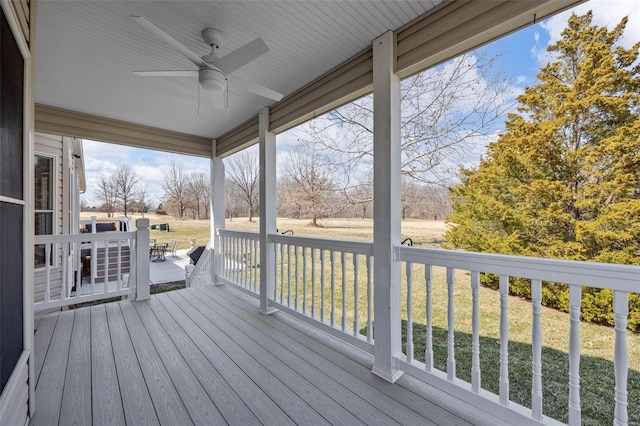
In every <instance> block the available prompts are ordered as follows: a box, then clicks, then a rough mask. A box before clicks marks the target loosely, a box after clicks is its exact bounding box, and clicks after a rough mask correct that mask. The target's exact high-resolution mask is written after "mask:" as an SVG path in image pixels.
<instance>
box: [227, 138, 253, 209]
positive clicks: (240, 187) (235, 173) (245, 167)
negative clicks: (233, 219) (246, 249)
mask: <svg viewBox="0 0 640 426" xmlns="http://www.w3.org/2000/svg"><path fill="white" fill-rule="evenodd" d="M225 166H226V170H227V178H228V179H229V180H230V182H232V183H233V184H234V185H235V186H236V190H237V195H238V196H239V197H240V198H241V199H242V200H243V201H244V202H245V203H246V204H247V206H248V208H249V222H253V212H254V211H255V207H256V206H257V204H258V197H259V189H260V188H259V180H258V179H259V177H260V173H259V165H258V154H257V152H256V151H255V150H244V151H240V152H238V153H236V154H233V155H231V156H229V157H227V158H225Z"/></svg>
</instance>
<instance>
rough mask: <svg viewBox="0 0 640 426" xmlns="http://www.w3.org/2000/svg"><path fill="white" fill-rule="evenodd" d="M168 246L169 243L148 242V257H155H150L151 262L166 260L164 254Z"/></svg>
mask: <svg viewBox="0 0 640 426" xmlns="http://www.w3.org/2000/svg"><path fill="white" fill-rule="evenodd" d="M168 247H169V243H152V244H149V257H150V258H152V257H155V259H152V262H164V261H165V260H167V259H166V258H165V254H166V252H167V248H168Z"/></svg>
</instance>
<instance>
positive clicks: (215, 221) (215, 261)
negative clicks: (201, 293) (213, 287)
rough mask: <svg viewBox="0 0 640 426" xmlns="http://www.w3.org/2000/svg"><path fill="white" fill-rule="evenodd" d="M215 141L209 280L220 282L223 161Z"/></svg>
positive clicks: (212, 173) (223, 194)
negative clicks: (217, 154) (219, 231)
mask: <svg viewBox="0 0 640 426" xmlns="http://www.w3.org/2000/svg"><path fill="white" fill-rule="evenodd" d="M216 146H217V144H216V141H215V140H213V142H212V143H211V174H210V176H211V185H210V191H211V196H210V197H209V200H210V201H209V202H210V203H211V205H210V208H209V211H210V212H211V219H209V223H210V224H211V232H210V234H211V236H210V237H209V242H210V244H209V247H210V249H209V253H207V255H208V256H211V268H210V271H211V282H212V283H213V284H222V282H221V281H220V280H218V277H219V276H220V274H221V270H222V256H223V255H224V253H222V251H221V244H220V242H221V237H219V236H218V232H217V230H218V229H224V213H225V207H226V206H225V201H226V200H225V198H226V196H225V173H224V163H223V162H222V158H220V157H218V156H216Z"/></svg>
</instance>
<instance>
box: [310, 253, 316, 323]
mask: <svg viewBox="0 0 640 426" xmlns="http://www.w3.org/2000/svg"><path fill="white" fill-rule="evenodd" d="M315 317H316V249H314V248H313V247H312V248H311V318H315Z"/></svg>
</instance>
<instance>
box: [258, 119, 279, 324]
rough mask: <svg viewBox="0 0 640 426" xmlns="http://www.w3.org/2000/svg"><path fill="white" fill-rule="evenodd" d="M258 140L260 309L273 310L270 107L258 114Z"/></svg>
mask: <svg viewBox="0 0 640 426" xmlns="http://www.w3.org/2000/svg"><path fill="white" fill-rule="evenodd" d="M258 128H259V141H260V142H259V143H260V154H259V156H260V312H262V313H263V314H265V315H268V314H270V313H272V312H275V311H276V310H275V309H274V308H272V307H270V306H269V296H270V295H272V294H273V292H274V290H275V283H276V267H275V252H274V249H273V243H270V242H269V234H274V233H275V232H276V135H275V134H274V133H271V132H269V108H263V109H261V110H260V114H259V117H258Z"/></svg>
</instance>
